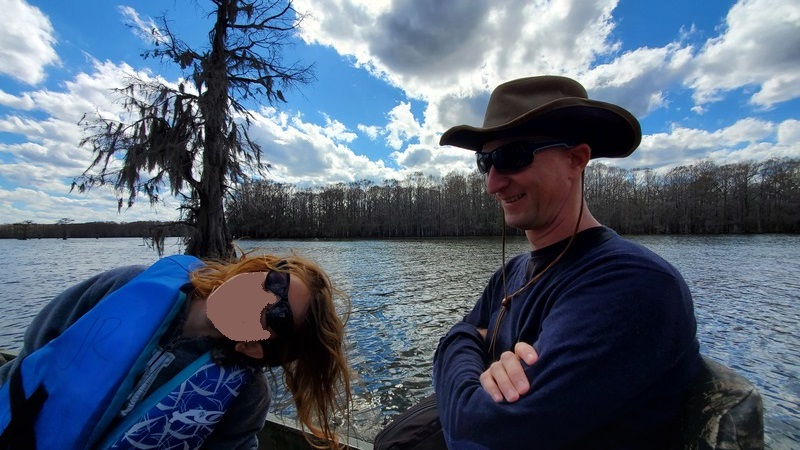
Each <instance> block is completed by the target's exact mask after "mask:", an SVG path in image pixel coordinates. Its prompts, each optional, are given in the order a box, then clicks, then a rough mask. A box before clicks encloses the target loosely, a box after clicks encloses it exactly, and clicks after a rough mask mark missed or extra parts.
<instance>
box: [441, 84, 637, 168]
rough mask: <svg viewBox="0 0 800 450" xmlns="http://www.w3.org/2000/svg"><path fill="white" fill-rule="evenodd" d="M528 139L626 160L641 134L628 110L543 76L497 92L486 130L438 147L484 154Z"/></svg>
mask: <svg viewBox="0 0 800 450" xmlns="http://www.w3.org/2000/svg"><path fill="white" fill-rule="evenodd" d="M527 135H541V136H548V137H553V138H562V139H565V140H567V141H570V142H572V143H576V144H577V143H586V144H589V146H590V147H591V148H592V158H624V157H626V156H628V155H630V154H631V153H633V151H634V150H636V147H638V146H639V143H640V142H641V140H642V129H641V126H640V125H639V121H638V120H636V118H635V117H633V115H632V114H631V113H629V112H628V111H626V110H625V109H624V108H621V107H619V106H617V105H612V104H611V103H605V102H600V101H597V100H589V96H588V95H587V94H586V89H584V87H583V86H581V84H580V83H578V82H577V81H575V80H572V79H570V78H565V77H557V76H540V77H530V78H520V79H518V80H512V81H509V82H507V83H503V84H501V85H500V86H497V87H496V88H495V90H494V91H493V92H492V96H491V97H490V98H489V104H488V105H487V106H486V115H485V116H484V119H483V127H482V128H480V127H473V126H470V125H459V126H455V127H453V128H450V129H449V130H447V131H445V133H444V134H443V135H442V138H441V139H440V140H439V144H440V145H453V146H456V147H462V148H466V149H469V150H475V151H480V150H481V149H482V148H483V144H484V143H486V142H488V141H491V140H495V139H505V138H510V137H515V136H527Z"/></svg>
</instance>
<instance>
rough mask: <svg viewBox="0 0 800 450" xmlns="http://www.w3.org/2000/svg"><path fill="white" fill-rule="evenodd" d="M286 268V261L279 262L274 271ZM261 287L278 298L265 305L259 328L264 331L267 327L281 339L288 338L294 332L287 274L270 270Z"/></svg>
mask: <svg viewBox="0 0 800 450" xmlns="http://www.w3.org/2000/svg"><path fill="white" fill-rule="evenodd" d="M286 266H287V263H286V261H280V262H279V263H278V264H277V265H276V266H275V269H283V268H285V267H286ZM261 287H262V288H263V289H264V291H266V292H272V293H273V294H275V295H276V296H278V301H277V302H275V303H273V304H271V305H267V306H266V308H264V309H263V310H262V311H261V327H262V328H263V329H265V330H266V329H267V327H269V328H271V329H272V330H273V331H274V332H275V334H277V335H278V336H281V337H287V336H290V335H291V334H292V331H293V330H294V317H293V316H292V308H291V307H290V306H289V273H288V272H279V271H278V270H270V271H269V272H268V273H267V276H266V278H264V283H263V284H262V285H261Z"/></svg>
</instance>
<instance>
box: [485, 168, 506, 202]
mask: <svg viewBox="0 0 800 450" xmlns="http://www.w3.org/2000/svg"><path fill="white" fill-rule="evenodd" d="M485 177H486V192H487V193H489V194H490V195H495V194H497V193H498V192H500V191H501V190H502V189H503V188H504V187H505V186H506V185H507V184H508V176H507V175H506V174H504V173H502V172H498V171H497V169H495V168H494V167H490V168H489V173H487V174H486V175H485Z"/></svg>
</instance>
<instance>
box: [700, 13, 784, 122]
mask: <svg viewBox="0 0 800 450" xmlns="http://www.w3.org/2000/svg"><path fill="white" fill-rule="evenodd" d="M689 85H690V86H691V87H692V88H694V89H695V91H696V92H695V94H694V98H695V101H696V102H697V103H698V104H699V105H704V104H706V103H710V102H714V101H717V100H719V99H720V98H721V96H723V95H724V93H725V92H727V91H731V90H735V89H741V88H749V87H753V88H755V92H753V93H752V95H750V102H751V103H753V104H754V105H757V106H759V107H763V108H770V107H772V106H773V105H775V104H776V103H780V102H784V101H787V100H791V99H794V98H797V97H800V0H739V1H738V2H737V3H736V4H735V5H734V6H733V7H732V8H731V10H730V12H729V13H728V15H727V17H726V20H725V29H724V33H723V34H722V35H720V36H719V37H716V38H714V39H711V40H709V41H708V42H707V43H706V45H705V46H704V47H703V48H702V50H701V51H700V54H699V55H698V56H697V62H696V67H695V72H694V73H693V75H692V76H691V78H690V79H689Z"/></svg>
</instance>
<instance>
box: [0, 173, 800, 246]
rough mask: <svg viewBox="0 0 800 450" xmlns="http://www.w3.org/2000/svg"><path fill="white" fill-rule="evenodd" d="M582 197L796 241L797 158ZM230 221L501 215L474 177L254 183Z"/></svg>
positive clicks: (651, 226) (412, 221)
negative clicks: (321, 184) (319, 183)
mask: <svg viewBox="0 0 800 450" xmlns="http://www.w3.org/2000/svg"><path fill="white" fill-rule="evenodd" d="M586 198H587V202H588V204H589V207H590V208H591V210H592V213H593V214H594V215H595V216H596V217H597V218H598V220H600V221H601V222H602V223H604V224H606V225H608V226H610V227H612V228H614V229H615V230H617V231H619V232H620V233H622V234H725V233H799V232H800V159H797V158H792V159H790V158H782V159H778V158H774V159H770V160H768V161H765V162H762V163H754V162H743V163H736V164H726V165H717V164H715V163H713V162H711V161H700V162H698V163H696V164H693V165H689V166H680V167H676V168H674V169H672V170H670V171H669V172H666V173H663V174H659V173H657V172H656V171H654V170H651V169H633V170H628V169H622V168H619V167H614V166H608V165H605V164H602V163H599V162H593V163H592V164H590V165H589V167H588V168H587V169H586ZM226 214H227V219H228V223H229V225H230V229H231V231H232V232H233V234H234V236H235V237H237V238H253V239H269V238H387V237H438V236H487V235H499V234H500V233H501V232H502V227H503V217H502V210H501V209H500V207H499V205H498V204H497V203H496V202H495V200H494V198H493V197H491V196H489V195H487V194H486V189H485V187H484V177H483V176H482V175H480V174H478V173H477V172H473V173H470V174H459V173H455V172H453V173H450V174H447V175H445V176H443V177H433V176H425V175H423V174H421V173H415V174H412V175H411V176H409V177H407V178H405V179H403V180H386V181H384V182H383V183H380V184H377V183H374V182H371V181H367V180H362V181H356V182H352V183H337V184H332V185H329V186H326V187H323V188H316V189H311V188H300V187H298V186H295V185H293V184H287V183H276V182H273V181H263V180H262V181H254V182H249V183H245V184H243V185H241V186H239V189H237V190H236V191H235V192H234V193H233V195H232V197H231V198H229V200H228V202H227V213H226ZM507 231H508V232H509V233H511V234H519V233H520V232H519V231H518V230H513V229H508V230H507ZM188 233H189V230H188V228H187V227H186V226H185V225H183V224H181V223H172V222H156V221H144V222H131V223H117V222H88V223H73V220H72V219H61V220H59V221H57V222H56V223H53V224H37V223H33V222H32V221H24V222H19V223H14V224H4V225H0V239H9V238H14V239H35V238H103V237H147V236H154V235H155V236H161V237H162V238H163V237H168V236H183V237H185V236H187V235H188Z"/></svg>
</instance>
